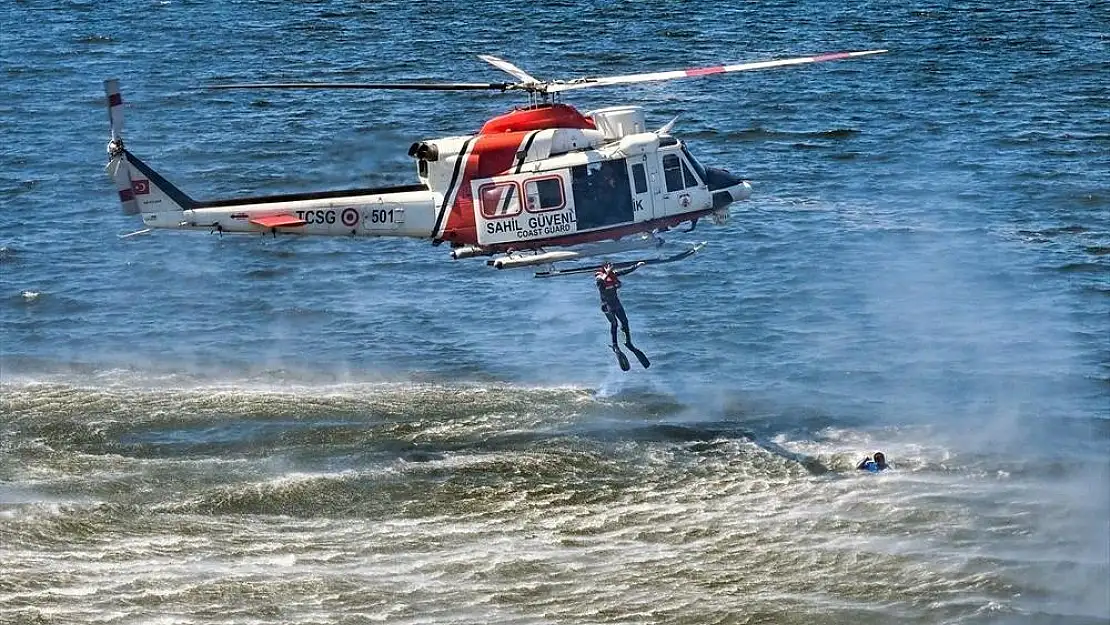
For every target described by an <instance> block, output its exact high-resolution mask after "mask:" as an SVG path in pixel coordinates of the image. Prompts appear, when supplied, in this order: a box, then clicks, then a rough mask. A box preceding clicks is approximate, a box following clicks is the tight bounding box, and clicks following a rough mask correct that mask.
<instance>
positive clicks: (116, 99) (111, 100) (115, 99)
mask: <svg viewBox="0 0 1110 625" xmlns="http://www.w3.org/2000/svg"><path fill="white" fill-rule="evenodd" d="M121 104H123V96H122V95H120V94H118V93H113V94H112V95H110V96H108V106H119V105H121Z"/></svg>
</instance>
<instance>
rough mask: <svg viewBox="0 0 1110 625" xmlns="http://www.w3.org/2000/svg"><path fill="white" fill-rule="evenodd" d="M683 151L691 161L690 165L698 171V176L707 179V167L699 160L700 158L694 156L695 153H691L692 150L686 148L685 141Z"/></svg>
mask: <svg viewBox="0 0 1110 625" xmlns="http://www.w3.org/2000/svg"><path fill="white" fill-rule="evenodd" d="M682 153H683V154H685V155H686V160H687V161H689V162H690V166H691V167H693V168H694V171H696V172H698V178H700V179H702V180H707V179H708V177H707V176H706V174H705V168H704V167H702V165H701V163H699V162H698V159H696V158H694V155H693V154H690V150H687V149H686V144H685V143H683V144H682Z"/></svg>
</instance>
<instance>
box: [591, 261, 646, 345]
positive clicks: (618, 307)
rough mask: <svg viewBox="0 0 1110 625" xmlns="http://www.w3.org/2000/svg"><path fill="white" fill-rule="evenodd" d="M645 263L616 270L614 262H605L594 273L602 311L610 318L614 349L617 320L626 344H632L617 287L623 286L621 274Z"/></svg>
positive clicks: (628, 272)
mask: <svg viewBox="0 0 1110 625" xmlns="http://www.w3.org/2000/svg"><path fill="white" fill-rule="evenodd" d="M643 264H644V263H642V262H640V263H636V264H635V265H632V266H631V267H628V268H627V269H621V270H619V271H618V270H615V269H613V263H605V264H604V265H602V266H601V269H598V270H597V272H596V273H595V274H594V281H595V282H596V283H597V292H598V294H599V295H601V312H603V313H605V318H606V319H608V320H609V335H610V336H611V337H612V339H613V349H617V321H620V325H621V330H622V331H623V332H624V344H625V345H628V346H629V347H631V346H632V332H631V331H630V330H629V329H628V315H627V314H626V313H625V312H624V306H623V305H622V304H621V300H620V297H618V296H617V289H619V288H621V279H620V276H623V275H627V274H630V273H632V272H633V271H636V270H637V269H639V268H640V266H641V265H643Z"/></svg>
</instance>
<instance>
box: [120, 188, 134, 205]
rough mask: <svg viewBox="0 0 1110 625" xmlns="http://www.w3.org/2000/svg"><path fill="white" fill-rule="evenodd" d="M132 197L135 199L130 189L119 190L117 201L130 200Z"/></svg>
mask: <svg viewBox="0 0 1110 625" xmlns="http://www.w3.org/2000/svg"><path fill="white" fill-rule="evenodd" d="M133 199H135V193H134V192H133V191H132V190H131V189H120V190H119V201H121V202H130V201H131V200H133Z"/></svg>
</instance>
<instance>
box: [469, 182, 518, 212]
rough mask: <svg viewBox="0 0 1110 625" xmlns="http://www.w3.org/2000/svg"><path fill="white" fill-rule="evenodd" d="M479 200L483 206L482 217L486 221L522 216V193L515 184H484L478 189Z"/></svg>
mask: <svg viewBox="0 0 1110 625" xmlns="http://www.w3.org/2000/svg"><path fill="white" fill-rule="evenodd" d="M478 198H479V201H480V202H481V206H482V217H485V218H486V219H499V218H501V217H513V216H514V215H519V214H520V210H521V205H520V191H519V188H518V187H517V185H516V183H515V182H499V183H496V184H484V185H482V186H481V187H478Z"/></svg>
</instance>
